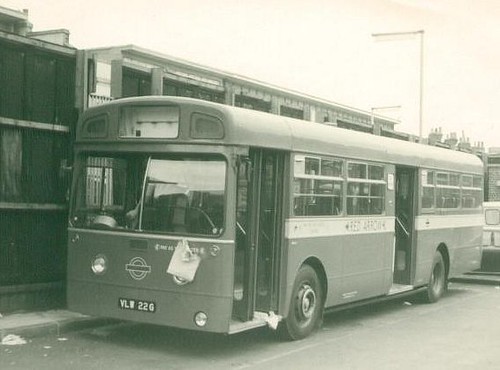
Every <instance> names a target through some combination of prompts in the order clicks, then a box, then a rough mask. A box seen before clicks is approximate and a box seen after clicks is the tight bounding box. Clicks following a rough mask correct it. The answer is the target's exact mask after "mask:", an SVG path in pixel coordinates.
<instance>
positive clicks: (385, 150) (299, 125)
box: [223, 107, 483, 174]
mask: <svg viewBox="0 0 500 370" xmlns="http://www.w3.org/2000/svg"><path fill="white" fill-rule="evenodd" d="M223 109H224V110H225V113H226V115H227V116H229V117H231V119H232V122H233V123H234V125H235V126H234V133H233V135H234V137H232V138H231V141H234V142H238V144H241V145H253V146H255V145H257V146H260V147H271V148H276V149H284V150H291V151H297V152H304V153H313V154H314V153H316V154H325V155H334V156H340V157H347V158H354V159H362V160H366V159H370V160H373V161H379V162H386V163H394V164H400V165H407V166H414V167H426V168H436V169H448V170H457V171H463V172H470V173H478V174H483V162H482V161H481V159H479V158H478V157H477V156H475V155H473V154H469V153H464V152H460V151H456V150H450V149H444V148H439V147H435V146H431V145H425V144H419V143H412V142H408V141H403V140H397V139H393V138H387V137H383V136H377V135H373V134H367V133H363V132H358V131H353V130H347V129H343V128H338V127H335V126H331V125H326V124H321V123H315V122H309V121H302V120H298V119H293V118H288V117H283V116H278V115H272V114H268V113H262V112H257V111H251V110H247V109H241V108H234V107H224V108H223Z"/></svg>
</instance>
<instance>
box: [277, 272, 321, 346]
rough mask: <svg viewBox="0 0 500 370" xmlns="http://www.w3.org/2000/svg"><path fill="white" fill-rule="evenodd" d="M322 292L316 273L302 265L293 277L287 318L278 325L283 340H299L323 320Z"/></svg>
mask: <svg viewBox="0 0 500 370" xmlns="http://www.w3.org/2000/svg"><path fill="white" fill-rule="evenodd" d="M323 301H324V299H323V292H322V289H321V282H320V279H319V277H318V274H317V273H316V271H315V270H314V269H313V268H312V267H311V266H309V265H303V266H302V267H301V268H300V269H299V271H298V273H297V276H296V277H295V282H294V284H293V290H292V297H291V300H290V306H289V308H288V315H287V317H286V318H285V319H284V320H283V321H282V322H281V323H280V327H279V332H280V335H281V337H282V338H283V339H286V340H299V339H302V338H305V337H307V336H308V335H309V334H311V333H312V332H313V331H314V329H316V328H317V327H318V326H319V325H320V324H321V321H322V318H323Z"/></svg>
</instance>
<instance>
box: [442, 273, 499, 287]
mask: <svg viewBox="0 0 500 370" xmlns="http://www.w3.org/2000/svg"><path fill="white" fill-rule="evenodd" d="M451 281H452V282H453V281H456V282H460V283H470V284H484V285H499V286H500V276H499V275H486V274H477V275H476V274H464V275H460V276H459V277H455V278H453V279H452V280H451Z"/></svg>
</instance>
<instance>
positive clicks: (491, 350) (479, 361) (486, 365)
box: [0, 283, 500, 370]
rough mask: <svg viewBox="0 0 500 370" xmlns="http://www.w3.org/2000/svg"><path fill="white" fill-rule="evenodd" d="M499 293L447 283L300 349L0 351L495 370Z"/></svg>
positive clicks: (196, 364) (340, 319)
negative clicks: (437, 292)
mask: <svg viewBox="0 0 500 370" xmlns="http://www.w3.org/2000/svg"><path fill="white" fill-rule="evenodd" d="M499 348H500V287H498V286H490V285H473V284H462V283H453V284H451V286H450V290H449V293H448V295H447V296H445V297H444V298H443V299H442V300H441V301H440V302H438V303H436V304H423V303H419V302H418V300H416V299H413V298H412V299H410V298H404V299H396V300H393V301H390V302H384V303H381V304H380V303H379V304H376V305H371V306H366V307H362V308H357V309H355V310H350V311H344V312H338V313H334V314H331V315H328V316H327V317H326V318H325V322H324V325H323V328H322V329H321V330H320V331H319V332H317V333H315V334H314V335H313V336H311V337H310V338H307V339H305V340H303V341H299V342H280V341H279V340H277V339H276V337H275V336H274V335H273V332H271V331H270V330H267V329H262V330H257V331H252V332H247V333H241V334H238V335H234V336H219V335H210V334H204V333H196V332H188V331H182V330H173V329H168V328H162V327H156V326H151V325H141V324H135V323H126V324H121V325H115V326H108V327H101V328H97V329H91V330H86V331H81V332H74V333H71V334H67V335H65V336H64V337H62V338H58V337H56V336H47V337H43V338H36V339H33V340H31V341H29V342H28V343H27V344H25V345H18V346H9V347H8V346H0V369H2V370H4V369H74V370H77V369H110V370H111V369H121V370H123V369H235V370H239V369H287V370H291V369H308V370H311V369H384V370H385V369H454V370H455V369H481V370H483V369H498V368H500V350H499Z"/></svg>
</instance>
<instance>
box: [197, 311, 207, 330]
mask: <svg viewBox="0 0 500 370" xmlns="http://www.w3.org/2000/svg"><path fill="white" fill-rule="evenodd" d="M207 321H208V316H207V314H206V313H205V312H202V311H200V312H197V313H196V314H195V315H194V323H195V324H196V325H197V326H199V327H200V328H202V327H204V326H205V325H207Z"/></svg>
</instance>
